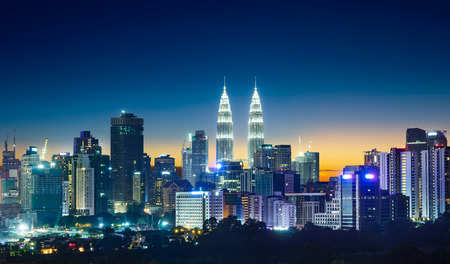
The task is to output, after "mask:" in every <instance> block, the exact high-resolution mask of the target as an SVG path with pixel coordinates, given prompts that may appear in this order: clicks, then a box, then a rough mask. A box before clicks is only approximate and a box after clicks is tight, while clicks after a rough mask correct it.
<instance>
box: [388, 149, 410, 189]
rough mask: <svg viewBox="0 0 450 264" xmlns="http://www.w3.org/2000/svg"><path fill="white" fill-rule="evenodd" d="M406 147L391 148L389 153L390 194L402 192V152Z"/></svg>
mask: <svg viewBox="0 0 450 264" xmlns="http://www.w3.org/2000/svg"><path fill="white" fill-rule="evenodd" d="M404 151H406V149H405V148H391V152H390V153H389V192H390V194H397V193H402V173H401V172H402V166H401V165H402V163H401V157H402V152H404ZM403 182H405V181H403ZM404 191H406V190H404Z"/></svg>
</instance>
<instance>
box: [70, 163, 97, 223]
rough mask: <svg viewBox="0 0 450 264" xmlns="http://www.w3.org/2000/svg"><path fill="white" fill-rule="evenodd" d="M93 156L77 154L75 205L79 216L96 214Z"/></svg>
mask: <svg viewBox="0 0 450 264" xmlns="http://www.w3.org/2000/svg"><path fill="white" fill-rule="evenodd" d="M92 156H93V154H77V155H74V157H75V158H76V159H74V162H76V163H77V164H76V181H75V185H76V187H75V199H76V201H75V205H76V207H75V208H76V211H77V214H78V215H94V214H95V180H94V177H95V174H94V172H95V169H94V168H92V167H91V159H92Z"/></svg>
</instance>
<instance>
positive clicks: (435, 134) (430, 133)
mask: <svg viewBox="0 0 450 264" xmlns="http://www.w3.org/2000/svg"><path fill="white" fill-rule="evenodd" d="M427 134H428V136H432V137H433V136H437V132H436V131H433V132H428V133H427Z"/></svg>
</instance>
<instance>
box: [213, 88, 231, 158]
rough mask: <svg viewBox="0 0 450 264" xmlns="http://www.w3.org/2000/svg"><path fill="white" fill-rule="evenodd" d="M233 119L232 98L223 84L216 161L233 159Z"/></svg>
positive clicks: (218, 119) (218, 115)
mask: <svg viewBox="0 0 450 264" xmlns="http://www.w3.org/2000/svg"><path fill="white" fill-rule="evenodd" d="M233 147H234V137H233V119H232V114H231V107H230V100H229V99H228V95H227V89H226V87H225V84H224V86H223V93H222V97H221V98H220V104H219V112H218V113H217V139H216V162H220V161H222V160H232V159H233Z"/></svg>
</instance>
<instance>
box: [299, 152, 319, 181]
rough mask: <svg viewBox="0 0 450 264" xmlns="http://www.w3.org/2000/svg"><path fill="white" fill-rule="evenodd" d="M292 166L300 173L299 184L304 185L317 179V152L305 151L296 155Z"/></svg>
mask: <svg viewBox="0 0 450 264" xmlns="http://www.w3.org/2000/svg"><path fill="white" fill-rule="evenodd" d="M294 165H295V166H293V167H295V168H294V170H295V171H297V172H298V173H300V177H301V180H300V184H301V185H306V184H307V183H308V182H318V181H319V152H309V151H308V152H306V153H304V154H303V155H301V156H299V157H296V158H295V162H294Z"/></svg>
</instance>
